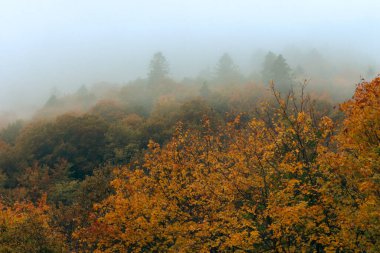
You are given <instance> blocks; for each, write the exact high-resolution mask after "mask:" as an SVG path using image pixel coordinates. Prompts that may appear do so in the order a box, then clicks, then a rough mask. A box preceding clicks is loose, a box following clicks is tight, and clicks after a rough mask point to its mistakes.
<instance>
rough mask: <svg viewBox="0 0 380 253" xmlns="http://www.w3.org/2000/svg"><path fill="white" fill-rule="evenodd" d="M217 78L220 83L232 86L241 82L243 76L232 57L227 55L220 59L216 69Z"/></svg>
mask: <svg viewBox="0 0 380 253" xmlns="http://www.w3.org/2000/svg"><path fill="white" fill-rule="evenodd" d="M216 78H217V81H218V82H219V83H222V84H231V83H233V82H238V81H240V78H241V75H240V73H239V70H238V67H237V66H236V65H235V63H234V61H233V60H232V58H231V56H230V55H229V54H227V53H225V54H223V55H222V57H220V59H219V61H218V64H217V67H216Z"/></svg>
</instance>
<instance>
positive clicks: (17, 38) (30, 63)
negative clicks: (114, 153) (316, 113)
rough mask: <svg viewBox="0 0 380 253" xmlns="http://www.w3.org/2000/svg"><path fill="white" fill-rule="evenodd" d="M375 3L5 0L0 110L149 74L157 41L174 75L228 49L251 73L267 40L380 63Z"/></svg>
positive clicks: (191, 72) (206, 64) (343, 60)
mask: <svg viewBox="0 0 380 253" xmlns="http://www.w3.org/2000/svg"><path fill="white" fill-rule="evenodd" d="M378 9H380V2H379V1H370V0H367V1H334V2H332V1H307V2H306V1H295V0H292V1H279V0H271V1H265V2H264V1H234V2H230V1H199V0H196V1H191V2H179V1H146V0H145V1H139V2H138V3H137V2H132V1H106V2H105V1H89V0H83V1H61V0H56V1H48V0H42V1H26V0H20V1H10V0H9V1H4V0H3V1H0V59H1V61H0V89H1V92H0V96H1V97H0V112H4V111H19V112H21V114H22V113H23V112H24V113H25V112H27V111H28V110H34V109H35V108H37V107H38V106H41V105H42V104H43V103H44V102H45V101H46V99H47V97H48V96H49V94H51V91H52V89H54V88H56V89H58V90H60V91H61V92H63V93H65V92H71V91H74V90H75V89H77V88H78V87H80V86H81V85H92V84H93V83H97V82H102V81H106V82H110V83H126V82H128V81H130V80H133V79H136V78H139V77H141V78H144V77H145V76H146V73H147V69H148V64H149V60H150V58H151V56H152V55H153V54H154V53H155V52H156V51H161V52H163V54H164V55H165V56H166V57H167V59H168V61H169V63H170V70H171V71H170V73H171V76H172V77H173V78H174V79H177V80H181V79H182V78H184V77H188V76H191V77H195V76H197V75H198V73H199V72H200V71H202V70H204V69H207V68H209V69H211V70H212V69H213V68H214V66H215V64H216V62H217V60H218V58H219V57H220V56H221V55H222V54H223V53H224V52H228V53H230V55H231V56H232V57H233V59H234V60H235V62H236V64H237V65H239V67H240V69H241V71H242V72H243V73H244V74H249V73H250V72H251V71H253V70H254V69H252V68H253V67H256V68H257V66H258V64H259V63H257V62H256V63H255V62H254V61H255V59H254V57H255V54H256V55H257V52H266V51H268V50H272V51H274V52H276V53H283V54H284V56H285V58H286V59H287V60H288V63H289V64H290V65H291V66H293V65H292V64H297V60H298V59H297V56H296V54H295V53H294V52H296V51H298V52H299V53H300V54H302V53H305V54H306V53H307V52H309V51H310V50H312V49H316V50H318V51H319V52H320V53H321V54H322V55H323V57H325V58H327V60H328V61H330V62H331V63H332V64H336V65H339V64H348V65H353V66H360V67H362V68H363V69H364V68H366V66H373V67H375V68H377V69H376V70H375V71H377V72H379V69H378V67H379V59H380V46H379V44H378V41H379V38H380V35H379V34H378V31H377V29H376V28H378V27H380V17H379V15H377V12H378ZM260 50H261V51H260ZM292 52H293V53H294V54H293V55H292ZM257 60H259V59H257ZM349 61H350V62H349ZM256 71H259V70H256ZM306 74H307V73H306ZM363 74H364V73H363ZM358 79H359V77H358Z"/></svg>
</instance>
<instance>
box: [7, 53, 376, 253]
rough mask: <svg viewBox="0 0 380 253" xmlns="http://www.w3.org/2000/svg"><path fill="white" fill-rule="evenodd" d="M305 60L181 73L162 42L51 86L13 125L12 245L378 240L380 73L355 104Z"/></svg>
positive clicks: (102, 248) (170, 247)
mask: <svg viewBox="0 0 380 253" xmlns="http://www.w3.org/2000/svg"><path fill="white" fill-rule="evenodd" d="M301 72H302V71H301V70H300V69H298V70H293V69H292V68H291V67H290V66H289V65H288V63H287V61H286V59H285V58H284V56H282V55H281V54H275V53H273V52H268V53H267V54H266V56H265V58H264V59H263V64H262V68H261V71H260V73H259V75H258V76H256V78H257V80H256V81H253V80H252V79H253V78H254V77H251V78H248V77H246V76H244V75H243V74H241V72H240V71H239V68H238V66H237V65H236V64H235V63H234V61H233V58H232V57H231V56H230V55H229V54H227V53H226V54H223V55H222V56H221V58H220V59H219V61H218V62H217V64H216V67H215V73H214V76H213V77H212V78H210V79H203V78H201V77H198V78H194V79H186V80H183V81H181V82H178V81H175V80H173V79H172V78H171V77H170V65H169V63H168V60H167V59H166V57H165V56H164V54H163V53H161V52H158V53H156V54H154V56H153V57H152V60H151V61H150V63H149V69H148V74H147V77H146V78H144V79H138V80H135V81H132V82H130V83H128V84H127V85H123V86H114V85H111V84H106V83H104V84H98V85H95V86H93V87H90V88H88V87H86V86H82V87H80V88H79V89H78V90H77V91H76V92H75V93H73V94H67V95H56V94H53V95H52V96H51V97H50V98H49V99H47V102H46V103H45V105H44V106H43V107H42V108H41V109H40V110H39V111H38V112H36V113H35V115H34V116H33V117H32V118H31V119H29V120H18V121H14V122H12V123H10V124H8V125H7V126H5V127H3V129H2V130H1V131H0V193H1V198H0V232H1V234H0V252H141V251H144V252H161V251H162V252H166V251H170V252H177V251H182V252H193V251H197V252H198V251H200V252H224V251H227V252H230V251H231V252H232V251H238V252H378V251H380V241H379V240H378V238H379V237H380V234H379V231H380V219H379V218H380V212H379V210H380V189H379V186H380V182H379V164H380V114H379V113H380V78H379V77H376V78H374V79H373V80H372V81H365V80H362V81H360V83H359V84H357V86H356V90H355V92H354V94H353V96H352V98H351V99H348V100H346V101H345V102H343V103H342V102H341V101H340V100H338V99H336V96H334V95H331V94H332V93H333V92H330V93H329V92H323V93H322V92H321V90H319V89H318V88H315V87H313V86H312V85H311V84H310V81H308V80H302V79H301V77H300V75H299V73H301ZM371 75H374V73H371Z"/></svg>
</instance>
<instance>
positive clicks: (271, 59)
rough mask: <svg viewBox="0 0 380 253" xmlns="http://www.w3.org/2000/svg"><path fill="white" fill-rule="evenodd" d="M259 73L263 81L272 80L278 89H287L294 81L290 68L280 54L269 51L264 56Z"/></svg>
mask: <svg viewBox="0 0 380 253" xmlns="http://www.w3.org/2000/svg"><path fill="white" fill-rule="evenodd" d="M261 74H262V78H263V81H264V82H265V83H269V82H271V81H273V82H274V83H275V84H276V87H277V88H278V89H279V90H280V91H287V90H289V88H290V87H291V85H292V84H293V83H294V81H293V77H292V74H291V68H290V67H289V65H288V64H287V63H286V60H285V58H284V57H283V56H282V55H281V54H280V55H278V56H276V55H275V54H273V53H272V52H269V53H268V54H267V55H266V57H265V60H264V63H263V70H262V72H261Z"/></svg>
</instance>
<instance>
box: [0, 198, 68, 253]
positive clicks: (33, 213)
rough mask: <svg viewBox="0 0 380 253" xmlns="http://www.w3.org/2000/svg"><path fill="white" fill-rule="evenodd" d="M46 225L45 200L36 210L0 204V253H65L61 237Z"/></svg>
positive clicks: (40, 202)
mask: <svg viewBox="0 0 380 253" xmlns="http://www.w3.org/2000/svg"><path fill="white" fill-rule="evenodd" d="M50 223H51V217H50V208H49V206H48V205H47V204H46V196H45V198H43V199H41V200H40V201H39V202H38V204H37V205H36V206H35V205H33V204H31V203H15V204H13V205H6V204H4V203H3V202H1V201H0V252H9V253H13V252H14V253H16V252H31V253H39V252H52V253H60V252H62V253H63V252H68V249H67V247H66V245H65V243H64V237H63V236H62V234H60V233H59V232H58V230H57V229H56V228H54V227H52V226H51V224H50Z"/></svg>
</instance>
